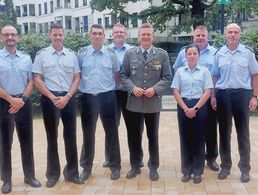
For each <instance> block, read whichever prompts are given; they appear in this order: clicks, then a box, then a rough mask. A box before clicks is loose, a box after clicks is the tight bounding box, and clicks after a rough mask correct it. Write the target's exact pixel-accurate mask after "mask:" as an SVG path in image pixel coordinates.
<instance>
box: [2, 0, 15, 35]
mask: <svg viewBox="0 0 258 195" xmlns="http://www.w3.org/2000/svg"><path fill="white" fill-rule="evenodd" d="M4 3H5V6H4V7H5V12H4V13H3V14H2V15H1V16H0V28H2V27H3V26H5V25H7V24H10V25H13V26H14V27H16V29H17V30H18V32H20V28H19V26H18V24H17V18H16V12H15V9H14V6H13V1H12V0H5V1H4Z"/></svg>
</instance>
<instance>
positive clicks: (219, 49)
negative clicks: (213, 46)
mask: <svg viewBox="0 0 258 195" xmlns="http://www.w3.org/2000/svg"><path fill="white" fill-rule="evenodd" d="M220 49H221V47H220V48H218V49H217V51H216V52H215V53H214V55H216V54H217V52H218V51H219V50H220Z"/></svg>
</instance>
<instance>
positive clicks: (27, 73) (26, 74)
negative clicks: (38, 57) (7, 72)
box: [18, 64, 31, 80]
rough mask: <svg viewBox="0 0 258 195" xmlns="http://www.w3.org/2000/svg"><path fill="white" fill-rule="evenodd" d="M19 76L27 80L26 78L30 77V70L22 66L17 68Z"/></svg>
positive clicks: (27, 66) (26, 66)
mask: <svg viewBox="0 0 258 195" xmlns="http://www.w3.org/2000/svg"><path fill="white" fill-rule="evenodd" d="M18 71H19V74H20V75H21V76H22V77H23V79H25V80H27V78H28V77H29V76H30V75H31V70H30V67H29V65H26V64H24V65H22V66H19V67H18Z"/></svg>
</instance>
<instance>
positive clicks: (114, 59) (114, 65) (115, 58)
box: [111, 53, 120, 73]
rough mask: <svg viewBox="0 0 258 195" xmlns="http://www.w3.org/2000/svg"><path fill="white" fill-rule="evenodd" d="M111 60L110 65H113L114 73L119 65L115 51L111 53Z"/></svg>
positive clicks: (117, 70) (118, 68)
mask: <svg viewBox="0 0 258 195" xmlns="http://www.w3.org/2000/svg"><path fill="white" fill-rule="evenodd" d="M111 60H112V66H113V70H114V73H115V72H119V71H120V65H119V62H118V59H117V56H116V54H115V53H112V54H111Z"/></svg>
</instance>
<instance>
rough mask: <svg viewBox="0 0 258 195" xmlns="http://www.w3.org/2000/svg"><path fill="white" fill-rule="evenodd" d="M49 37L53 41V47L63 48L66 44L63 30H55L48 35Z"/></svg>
mask: <svg viewBox="0 0 258 195" xmlns="http://www.w3.org/2000/svg"><path fill="white" fill-rule="evenodd" d="M48 37H49V39H50V40H51V43H52V45H53V47H55V46H56V47H62V46H63V42H64V30H63V29H62V28H53V29H52V30H51V32H49V33H48Z"/></svg>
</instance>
